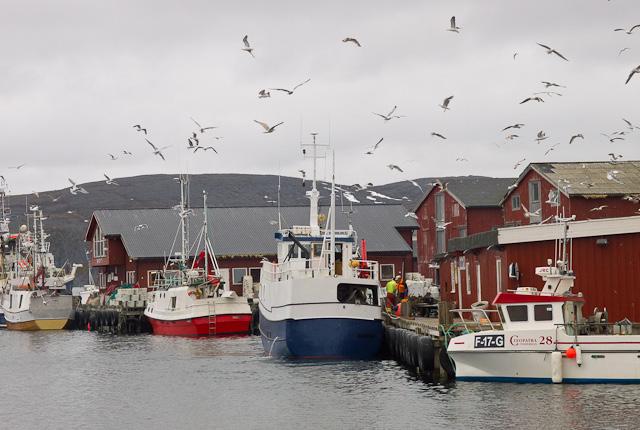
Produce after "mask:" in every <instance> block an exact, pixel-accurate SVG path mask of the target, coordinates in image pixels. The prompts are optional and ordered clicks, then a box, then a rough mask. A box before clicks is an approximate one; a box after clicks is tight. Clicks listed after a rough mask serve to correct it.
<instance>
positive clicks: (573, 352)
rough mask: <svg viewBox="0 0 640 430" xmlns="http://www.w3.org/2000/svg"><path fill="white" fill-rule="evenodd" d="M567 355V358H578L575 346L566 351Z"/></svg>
mask: <svg viewBox="0 0 640 430" xmlns="http://www.w3.org/2000/svg"><path fill="white" fill-rule="evenodd" d="M565 355H566V356H567V358H576V349H575V348H574V347H573V346H570V347H569V348H567V350H566V351H565Z"/></svg>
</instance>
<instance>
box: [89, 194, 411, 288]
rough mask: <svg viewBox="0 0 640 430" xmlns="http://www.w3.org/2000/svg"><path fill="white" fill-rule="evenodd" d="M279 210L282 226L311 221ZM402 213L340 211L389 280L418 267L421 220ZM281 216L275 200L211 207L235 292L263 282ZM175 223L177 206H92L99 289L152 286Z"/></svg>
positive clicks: (343, 223) (222, 262)
mask: <svg viewBox="0 0 640 430" xmlns="http://www.w3.org/2000/svg"><path fill="white" fill-rule="evenodd" d="M202 212H203V211H202V209H194V215H193V216H192V217H190V223H189V226H190V238H191V242H192V243H193V244H194V245H195V242H196V238H197V237H198V233H199V229H200V227H201V225H202ZM322 212H324V213H325V214H326V212H327V208H321V213H322ZM280 214H281V217H282V220H283V225H289V226H291V225H305V224H308V221H309V208H308V207H283V208H281V210H280ZM405 214H406V209H404V207H403V206H401V205H359V206H354V208H353V212H352V213H350V214H344V213H341V212H338V213H336V228H339V229H340V228H345V229H346V228H348V224H349V223H351V225H353V228H354V229H355V231H356V232H357V233H358V238H359V239H365V240H366V243H367V251H368V258H369V259H371V260H377V261H378V262H379V263H380V275H381V279H382V280H388V279H391V278H393V276H394V274H396V273H398V272H400V271H401V270H402V269H404V270H405V271H407V272H409V271H413V242H412V235H413V231H414V230H416V229H417V228H418V226H417V224H416V222H415V221H414V220H413V219H411V218H407V217H406V216H405ZM348 217H349V219H348ZM277 219H278V212H277V209H276V208H275V207H235V208H210V209H209V212H208V220H209V239H210V241H211V243H212V245H213V249H214V252H215V254H216V257H217V260H218V264H219V266H220V268H221V272H222V276H223V278H225V281H226V282H228V283H229V284H230V285H231V287H232V289H234V290H235V291H236V292H237V293H239V294H241V293H242V278H243V277H244V276H245V275H251V276H252V277H253V279H254V281H256V282H257V281H259V279H260V266H261V260H262V259H263V258H268V259H270V260H274V259H275V258H276V256H275V254H276V242H275V240H274V233H275V232H276V230H277V222H276V220H277ZM178 226H179V221H178V215H177V212H176V211H175V210H172V209H133V210H99V211H96V212H94V213H93V216H92V218H91V221H90V223H89V227H88V229H87V233H86V236H85V240H86V241H87V242H88V244H89V249H90V253H91V259H90V266H91V268H92V269H93V270H92V272H93V274H94V278H95V280H96V284H97V285H98V286H99V287H101V288H107V287H112V286H117V285H121V284H134V283H138V284H139V285H140V286H141V287H147V286H148V285H150V284H151V285H152V284H153V281H154V276H156V275H157V273H158V271H159V270H161V269H162V267H163V265H164V261H165V259H166V257H167V255H168V253H169V252H171V248H172V243H174V241H175V240H176V236H177V234H178ZM176 243H177V242H176ZM192 248H194V249H195V246H193V247H192ZM193 252H195V251H193V250H192V254H193ZM192 257H193V255H191V258H192Z"/></svg>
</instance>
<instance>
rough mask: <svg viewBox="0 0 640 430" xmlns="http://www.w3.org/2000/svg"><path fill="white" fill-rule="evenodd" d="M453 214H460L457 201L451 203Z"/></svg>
mask: <svg viewBox="0 0 640 430" xmlns="http://www.w3.org/2000/svg"><path fill="white" fill-rule="evenodd" d="M453 216H460V205H459V204H458V203H454V204H453Z"/></svg>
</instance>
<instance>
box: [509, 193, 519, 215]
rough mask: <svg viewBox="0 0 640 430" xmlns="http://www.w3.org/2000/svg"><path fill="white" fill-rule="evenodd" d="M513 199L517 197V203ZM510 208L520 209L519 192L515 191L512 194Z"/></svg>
mask: <svg viewBox="0 0 640 430" xmlns="http://www.w3.org/2000/svg"><path fill="white" fill-rule="evenodd" d="M515 199H518V202H517V203H515V202H514V200H515ZM511 210H512V211H519V210H520V194H519V193H515V194H514V195H512V196H511Z"/></svg>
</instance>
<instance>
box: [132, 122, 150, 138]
mask: <svg viewBox="0 0 640 430" xmlns="http://www.w3.org/2000/svg"><path fill="white" fill-rule="evenodd" d="M133 128H135V129H136V131H142V132H144V135H145V136H146V135H147V129H146V128H142V126H141V125H140V124H136V125H134V126H133Z"/></svg>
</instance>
